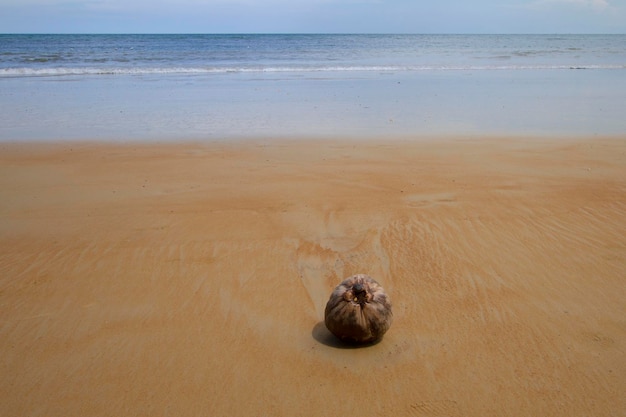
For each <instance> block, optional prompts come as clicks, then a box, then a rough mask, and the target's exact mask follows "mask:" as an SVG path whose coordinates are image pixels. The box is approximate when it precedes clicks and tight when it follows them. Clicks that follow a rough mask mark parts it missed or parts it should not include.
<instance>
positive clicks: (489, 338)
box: [0, 137, 626, 417]
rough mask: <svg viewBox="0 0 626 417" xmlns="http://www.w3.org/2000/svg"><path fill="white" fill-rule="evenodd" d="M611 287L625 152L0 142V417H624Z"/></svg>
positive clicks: (624, 219)
mask: <svg viewBox="0 0 626 417" xmlns="http://www.w3.org/2000/svg"><path fill="white" fill-rule="evenodd" d="M355 273H366V274H369V275H371V276H372V277H374V278H375V279H376V280H377V281H379V282H380V283H381V284H382V286H383V287H384V288H385V290H386V291H387V293H388V294H389V296H390V297H391V300H392V302H393V311H394V323H393V326H392V327H391V329H390V330H389V332H388V333H387V334H386V335H385V337H384V339H383V340H382V341H381V342H380V343H378V344H375V345H373V346H368V347H364V348H350V347H347V346H344V345H342V344H340V343H338V342H337V341H336V339H335V338H334V337H333V336H332V335H330V333H329V332H328V330H327V329H326V328H325V326H324V324H323V319H324V317H323V314H324V307H325V304H326V301H327V300H328V297H329V295H330V293H331V291H332V289H333V288H334V287H335V286H336V285H337V284H338V283H339V282H340V281H341V280H343V279H344V278H346V277H348V276H350V275H352V274H355ZM625 277H626V140H625V139H624V138H623V137H615V138H604V139H603V138H588V139H580V138H579V139H564V138H551V139H545V138H530V139H528V138H501V137H494V138H491V139H478V138H475V139H472V138H454V137H448V138H432V139H427V138H419V139H414V140H400V139H397V140H395V139H394V140H391V139H385V138H380V140H368V141H358V140H349V139H345V140H336V141H334V140H318V141H315V140H267V141H263V140H256V141H232V142H228V143H226V142H219V141H214V142H186V143H175V142H170V143H158V144H157V143H126V144H125V143H103V142H55V143H22V144H16V143H0V357H1V358H2V359H1V360H0V374H1V375H2V378H0V393H1V394H0V399H1V401H0V415H2V416H146V415H153V416H160V415H171V416H333V415H358V416H382V415H393V416H596V417H598V416H624V415H626V411H625V410H626V396H625V395H624V393H625V392H626V303H625V300H626V281H625Z"/></svg>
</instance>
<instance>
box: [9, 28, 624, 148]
mask: <svg viewBox="0 0 626 417" xmlns="http://www.w3.org/2000/svg"><path fill="white" fill-rule="evenodd" d="M623 103H626V35H6V34H5V35H0V106H1V108H2V111H1V112H0V140H49V139H116V140H134V139H185V138H190V139H204V138H207V139H220V138H229V137H275V136H281V137H302V136H324V137H327V136H338V135H347V136H364V135H366V136H380V135H387V136H394V135H402V136H406V135H409V136H410V135H416V136H420V135H433V134H434V135H438V134H454V135H458V134H461V135H463V134H468V135H477V134H478V135H481V134H490V135H493V134H496V135H499V134H515V135H571V134H578V135H590V134H595V135H607V134H608V135H615V134H626V124H625V122H624V120H625V119H626V118H624V117H623V114H622V113H623Z"/></svg>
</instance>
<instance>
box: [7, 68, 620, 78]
mask: <svg viewBox="0 0 626 417" xmlns="http://www.w3.org/2000/svg"><path fill="white" fill-rule="evenodd" d="M571 69H576V70H583V69H585V70H614V69H626V65H575V66H573V65H490V66H485V65H473V66H455V65H443V66H429V65H424V66H398V65H373V66H324V67H207V68H201V67H152V68H140V67H137V68H110V67H102V68H98V67H67V68H66V67H59V68H25V67H23V68H0V77H55V76H70V75H74V76H79V75H167V74H228V73H294V74H295V73H310V72H417V71H523V70H571Z"/></svg>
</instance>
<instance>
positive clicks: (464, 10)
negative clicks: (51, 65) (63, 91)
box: [0, 0, 626, 33]
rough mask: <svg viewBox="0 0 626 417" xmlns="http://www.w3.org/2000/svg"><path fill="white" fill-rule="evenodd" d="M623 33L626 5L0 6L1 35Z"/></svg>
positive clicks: (96, 2)
mask: <svg viewBox="0 0 626 417" xmlns="http://www.w3.org/2000/svg"><path fill="white" fill-rule="evenodd" d="M311 32H314V33H318V32H321V33H626V0H0V33H311Z"/></svg>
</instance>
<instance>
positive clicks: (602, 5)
mask: <svg viewBox="0 0 626 417" xmlns="http://www.w3.org/2000/svg"><path fill="white" fill-rule="evenodd" d="M534 4H535V5H571V6H578V7H589V8H592V9H594V10H598V11H602V10H605V9H607V8H609V7H610V4H609V2H608V1H607V0H537V1H535V2H534Z"/></svg>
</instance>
